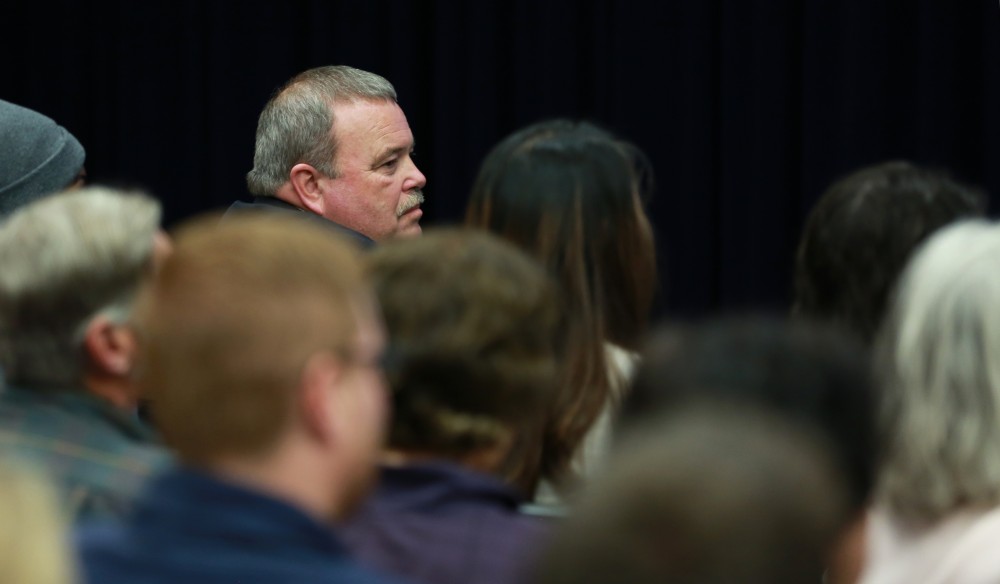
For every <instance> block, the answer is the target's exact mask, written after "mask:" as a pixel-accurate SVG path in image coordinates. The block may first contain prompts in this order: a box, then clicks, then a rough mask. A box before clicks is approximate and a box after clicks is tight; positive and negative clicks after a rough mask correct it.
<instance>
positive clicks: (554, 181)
mask: <svg viewBox="0 0 1000 584" xmlns="http://www.w3.org/2000/svg"><path fill="white" fill-rule="evenodd" d="M650 182H651V174H650V171H649V165H648V162H647V161H646V159H645V157H644V156H643V155H642V153H641V152H640V151H639V150H638V149H636V148H635V147H633V146H631V145H630V144H628V143H626V142H623V141H621V140H618V139H616V138H615V137H613V136H612V135H611V134H609V133H608V132H605V131H604V130H602V129H600V128H598V127H596V126H594V125H592V124H589V123H586V122H572V121H568V120H553V121H547V122H542V123H539V124H535V125H533V126H530V127H528V128H525V129H522V130H520V131H518V132H515V133H514V134H512V135H511V136H509V137H507V138H506V139H504V140H503V141H502V142H500V144H498V145H497V146H496V147H495V148H494V149H493V151H492V152H490V154H489V155H488V156H487V157H486V159H485V160H484V162H483V165H482V167H481V168H480V171H479V175H478V177H477V179H476V182H475V184H474V186H473V189H472V194H471V197H470V201H469V207H468V210H467V214H466V224H467V225H470V226H473V227H479V228H484V229H487V230H489V231H492V232H494V233H497V234H499V235H501V236H502V237H504V238H506V239H508V240H509V241H512V242H514V243H515V244H517V245H518V246H520V247H521V248H523V249H525V250H527V251H528V252H529V253H531V254H533V255H534V256H535V257H536V258H538V259H539V260H540V261H541V262H542V263H543V264H544V265H545V266H546V267H547V268H548V270H549V271H550V273H552V274H553V275H554V276H555V278H556V280H557V282H558V284H559V285H560V292H561V295H562V298H563V301H564V302H565V304H566V307H567V309H568V311H569V313H570V320H569V342H570V346H569V348H568V357H567V362H566V363H567V371H566V375H565V379H564V382H563V383H562V390H561V391H560V395H559V396H558V399H557V400H556V402H555V406H554V408H555V409H554V410H553V411H552V412H550V422H549V423H548V424H547V429H546V435H545V437H544V439H543V443H542V449H541V450H542V453H541V461H540V463H539V464H540V466H539V468H538V473H539V474H540V475H541V476H542V477H545V478H550V479H557V480H558V479H559V478H560V477H561V476H563V475H565V473H566V471H567V469H568V465H569V462H570V460H571V458H572V457H573V455H574V454H575V452H576V450H577V448H578V446H579V445H580V443H581V441H582V440H583V438H584V436H585V435H586V433H587V431H588V430H589V429H590V427H591V426H592V425H593V423H594V421H595V420H596V419H597V417H598V416H599V414H600V412H601V411H602V409H603V408H604V407H605V406H606V405H607V403H608V399H609V396H610V389H611V385H612V381H611V379H610V375H609V366H608V363H607V358H606V355H605V343H606V342H611V343H614V344H617V345H620V346H622V347H625V348H629V349H632V348H635V347H636V345H637V342H638V339H639V337H640V336H641V334H642V332H643V330H644V327H645V325H646V321H647V318H648V313H649V308H650V304H651V302H652V296H653V291H654V286H655V281H656V260H655V247H654V243H653V235H652V229H651V227H650V225H649V220H648V219H647V217H646V215H645V212H644V210H643V193H644V192H645V191H646V190H648V188H649V186H650Z"/></svg>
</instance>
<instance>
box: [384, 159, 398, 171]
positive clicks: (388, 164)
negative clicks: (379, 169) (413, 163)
mask: <svg viewBox="0 0 1000 584" xmlns="http://www.w3.org/2000/svg"><path fill="white" fill-rule="evenodd" d="M397 164H399V159H398V158H393V159H392V160H387V161H385V162H383V163H382V166H383V167H384V168H390V169H392V168H396V165H397Z"/></svg>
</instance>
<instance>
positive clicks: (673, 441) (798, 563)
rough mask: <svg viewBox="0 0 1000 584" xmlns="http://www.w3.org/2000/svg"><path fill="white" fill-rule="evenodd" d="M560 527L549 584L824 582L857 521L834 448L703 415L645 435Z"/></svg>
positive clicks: (705, 410)
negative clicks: (840, 542) (838, 544)
mask: <svg viewBox="0 0 1000 584" xmlns="http://www.w3.org/2000/svg"><path fill="white" fill-rule="evenodd" d="M619 446H620V448H619V449H618V451H617V453H616V455H615V456H614V460H613V462H612V463H611V465H610V466H609V468H608V469H607V472H605V473H602V474H601V475H600V476H599V477H596V478H595V479H594V481H593V483H591V484H590V485H589V489H588V491H587V492H586V493H585V496H584V498H583V499H582V500H581V501H580V502H579V505H578V507H577V508H576V509H575V510H574V513H573V515H572V516H571V517H570V518H569V519H567V520H566V522H565V524H563V525H562V526H561V529H560V531H559V532H558V533H557V534H556V536H555V537H554V540H553V543H552V545H551V546H550V548H549V549H548V550H547V553H546V555H545V557H544V559H543V561H542V562H541V566H540V569H539V570H538V573H537V576H536V578H535V581H536V582H540V583H545V584H563V583H566V584H569V583H573V584H605V583H607V584H611V583H614V584H653V583H659V582H671V583H677V584H716V583H721V582H740V583H744V584H757V583H759V584H783V583H788V584H800V583H804V582H820V581H821V576H822V574H823V570H824V568H825V566H826V563H827V560H828V553H829V549H830V547H831V545H833V543H834V542H835V540H836V538H837V537H838V534H839V533H840V531H841V529H842V528H843V526H844V525H845V523H846V522H847V521H848V519H849V511H848V509H849V506H848V503H847V497H848V495H847V487H846V485H845V483H844V480H843V477H842V475H841V474H840V472H839V469H838V466H837V464H836V463H835V462H834V461H833V459H832V458H831V457H830V451H829V449H828V448H827V447H826V444H825V442H824V441H823V440H822V439H821V438H818V437H817V436H815V435H814V434H813V433H811V432H810V431H809V430H808V429H807V428H805V427H803V426H801V425H798V424H795V423H793V422H791V421H789V420H788V419H787V418H784V417H779V416H776V415H774V414H773V413H767V412H763V411H759V410H757V409H755V408H752V407H750V408H746V407H739V408H735V407H724V406H718V405H716V406H706V407H695V408H689V409H687V410H685V411H683V412H678V413H674V414H669V415H667V416H666V417H661V418H658V419H656V420H655V423H651V424H649V425H643V426H642V427H641V428H640V429H638V430H635V431H634V432H633V433H632V434H631V435H629V436H628V438H627V439H626V440H624V441H623V442H622V443H621V444H619Z"/></svg>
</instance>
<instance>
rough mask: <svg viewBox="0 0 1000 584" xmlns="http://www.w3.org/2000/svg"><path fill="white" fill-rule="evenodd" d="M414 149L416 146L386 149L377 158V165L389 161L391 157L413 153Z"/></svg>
mask: <svg viewBox="0 0 1000 584" xmlns="http://www.w3.org/2000/svg"><path fill="white" fill-rule="evenodd" d="M413 147H414V144H410V145H409V146H396V147H389V148H386V149H385V150H383V151H382V152H380V153H379V155H378V156H376V157H375V164H379V163H381V162H382V161H383V160H386V159H388V158H389V157H390V156H396V155H400V154H405V153H409V152H413Z"/></svg>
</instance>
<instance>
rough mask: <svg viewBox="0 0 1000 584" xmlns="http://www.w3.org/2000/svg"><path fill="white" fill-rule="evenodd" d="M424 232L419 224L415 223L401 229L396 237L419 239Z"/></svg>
mask: <svg viewBox="0 0 1000 584" xmlns="http://www.w3.org/2000/svg"><path fill="white" fill-rule="evenodd" d="M423 232H424V230H423V228H422V227H420V224H419V223H413V224H410V225H407V226H405V227H400V228H399V231H397V232H396V237H417V236H418V235H420V234H421V233H423Z"/></svg>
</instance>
